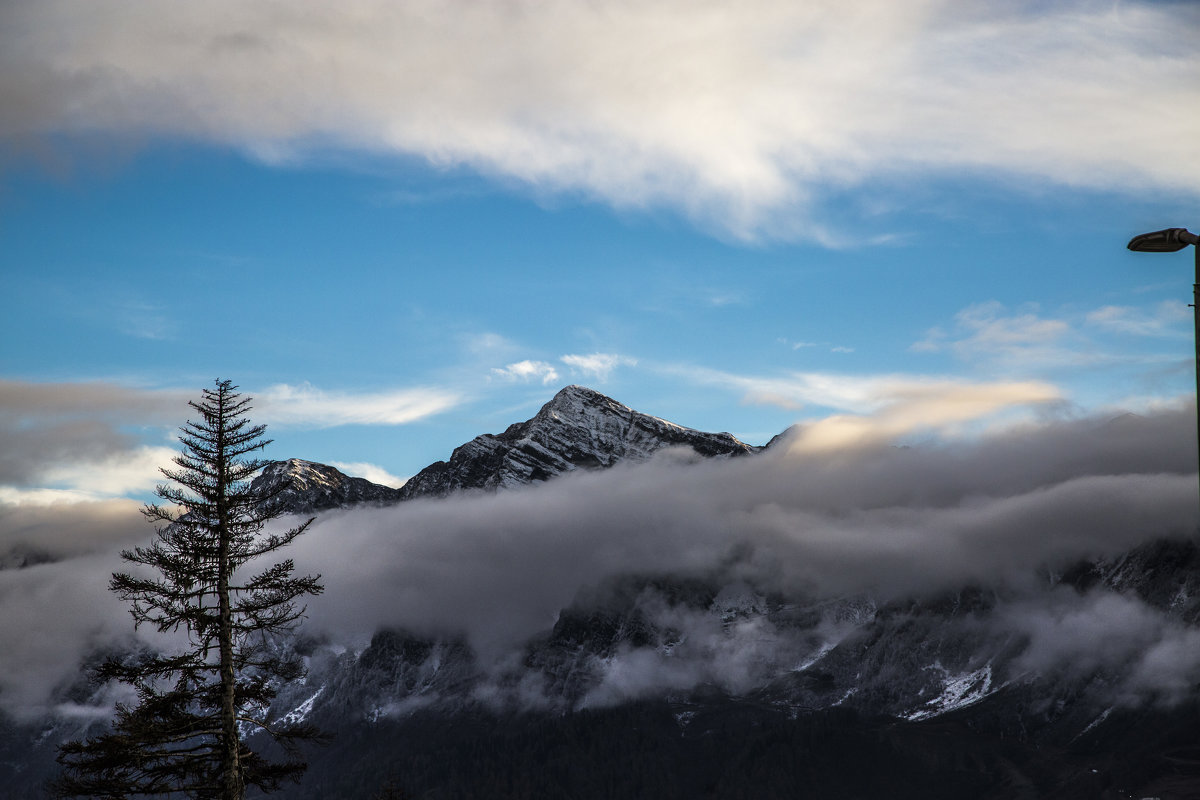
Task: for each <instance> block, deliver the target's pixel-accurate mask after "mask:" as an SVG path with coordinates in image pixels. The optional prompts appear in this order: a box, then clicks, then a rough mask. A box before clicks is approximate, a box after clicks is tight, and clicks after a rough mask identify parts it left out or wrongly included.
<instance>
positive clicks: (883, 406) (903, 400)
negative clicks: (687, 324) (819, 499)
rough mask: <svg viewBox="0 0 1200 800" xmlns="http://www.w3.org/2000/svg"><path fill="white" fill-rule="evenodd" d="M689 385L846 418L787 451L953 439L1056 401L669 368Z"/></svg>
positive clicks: (968, 386) (1026, 393) (909, 379)
mask: <svg viewBox="0 0 1200 800" xmlns="http://www.w3.org/2000/svg"><path fill="white" fill-rule="evenodd" d="M672 372H673V373H674V374H676V375H678V376H679V377H681V378H683V379H685V380H689V381H692V382H695V383H699V384H702V385H709V386H720V387H724V388H727V389H731V390H734V391H739V392H742V399H743V402H746V403H754V404H761V405H773V406H777V407H779V408H784V409H788V410H792V411H798V410H800V409H802V408H805V407H807V406H816V407H820V408H823V409H829V410H833V411H839V412H846V413H840V414H835V415H833V416H830V417H826V418H823V419H821V420H820V421H817V422H812V423H807V424H806V425H804V426H803V427H802V429H801V430H800V431H798V432H796V433H797V435H794V436H793V438H792V441H791V445H790V446H791V447H793V448H806V449H813V450H829V449H836V448H841V447H850V446H858V445H862V444H865V443H868V442H877V441H883V440H887V439H893V438H896V437H900V436H904V435H907V434H911V433H914V432H937V433H941V434H960V433H962V432H963V431H964V430H965V429H966V428H968V427H970V428H976V427H978V425H979V424H980V423H982V422H987V421H993V422H994V421H996V420H999V419H1009V418H1012V417H1014V416H1015V417H1017V418H1023V417H1024V416H1027V415H1028V412H1030V411H1031V410H1033V409H1038V408H1044V407H1046V406H1050V405H1057V404H1059V403H1061V402H1062V401H1063V395H1062V393H1061V392H1060V391H1059V389H1058V388H1057V387H1055V386H1053V385H1052V384H1049V383H1046V382H1043V381H986V382H972V381H967V380H955V379H950V378H942V377H932V376H913V375H869V376H861V375H839V374H835V373H823V372H791V373H786V374H783V375H778V376H771V377H761V376H747V375H736V374H733V373H728V372H721V371H718V370H710V369H703V368H700V369H697V368H675V369H673V370H672Z"/></svg>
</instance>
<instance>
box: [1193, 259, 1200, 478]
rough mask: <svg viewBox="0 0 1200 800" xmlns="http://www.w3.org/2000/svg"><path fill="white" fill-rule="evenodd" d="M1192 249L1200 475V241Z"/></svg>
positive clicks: (1198, 468)
mask: <svg viewBox="0 0 1200 800" xmlns="http://www.w3.org/2000/svg"><path fill="white" fill-rule="evenodd" d="M1192 250H1193V251H1194V252H1195V254H1196V278H1195V281H1196V282H1195V283H1193V284H1192V315H1193V319H1194V327H1195V332H1196V333H1195V336H1196V465H1197V475H1198V476H1200V243H1198V244H1194V245H1192ZM1198 496H1200V495H1198Z"/></svg>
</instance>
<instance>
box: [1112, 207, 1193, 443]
mask: <svg viewBox="0 0 1200 800" xmlns="http://www.w3.org/2000/svg"><path fill="white" fill-rule="evenodd" d="M1189 244H1190V245H1192V246H1193V247H1195V248H1196V250H1195V253H1196V281H1195V283H1193V284H1192V309H1193V310H1194V312H1195V331H1196V334H1195V335H1196V453H1197V457H1198V458H1200V236H1197V235H1196V234H1194V233H1192V232H1191V231H1189V230H1188V229H1187V228H1167V229H1166V230H1161V231H1154V232H1153V233H1143V234H1139V235H1138V236H1135V237H1133V238H1132V239H1130V240H1129V249H1130V250H1135V251H1137V252H1139V253H1175V252H1178V251H1180V250H1182V249H1183V248H1185V247H1187V246H1188V245H1189Z"/></svg>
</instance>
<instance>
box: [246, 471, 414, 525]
mask: <svg viewBox="0 0 1200 800" xmlns="http://www.w3.org/2000/svg"><path fill="white" fill-rule="evenodd" d="M280 484H284V485H283V487H282V488H281V489H279V494H278V495H277V496H276V502H278V503H279V504H281V505H282V506H283V507H284V508H285V509H286V510H287V511H289V512H291V513H294V514H311V513H313V512H315V511H326V510H328V509H331V508H344V507H346V506H353V505H359V504H363V503H366V504H371V505H389V504H391V503H395V502H398V501H399V500H400V499H401V495H400V491H399V490H398V489H393V488H391V487H390V486H381V485H380V484H378V483H371V482H370V481H368V480H367V479H365V478H352V477H350V476H349V475H346V474H345V473H343V472H342V471H341V470H338V469H336V468H334V467H331V466H328V465H326V464H318V463H316V462H314V461H305V460H303V459H300V458H289V459H288V460H286V461H272V462H271V463H269V464H267V465H266V466H265V467H263V471H262V472H261V473H259V475H258V477H256V478H255V479H254V480H253V481H252V482H251V484H250V488H251V489H253V490H255V491H257V492H267V493H269V492H272V491H274V490H275V488H276V487H278V486H279V485H280Z"/></svg>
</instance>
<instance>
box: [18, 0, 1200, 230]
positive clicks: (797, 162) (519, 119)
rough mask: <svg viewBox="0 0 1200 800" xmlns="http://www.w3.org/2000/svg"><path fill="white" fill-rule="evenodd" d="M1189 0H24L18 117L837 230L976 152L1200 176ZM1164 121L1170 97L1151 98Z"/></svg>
mask: <svg viewBox="0 0 1200 800" xmlns="http://www.w3.org/2000/svg"><path fill="white" fill-rule="evenodd" d="M1197 13H1198V12H1197V10H1196V8H1195V7H1193V6H1191V5H1190V4H1180V3H1172V4H1156V3H1151V2H1122V3H1118V4H1114V3H1095V2H1090V0H1065V1H1064V2H1059V3H1016V4H1013V3H992V4H987V5H981V4H975V3H965V4H964V3H952V2H947V0H913V2H905V3H896V2H892V1H891V0H857V2H854V3H850V4H846V3H796V2H791V0H760V1H759V2H750V3H742V4H736V5H731V4H729V3H725V2H717V0H701V2H692V1H691V0H687V1H686V2H685V0H608V2H601V3H575V2H570V1H569V0H557V1H555V0H552V1H551V2H546V3H538V4H531V3H524V2H517V3H473V2H465V1H462V2H446V1H444V0H439V1H438V2H433V1H432V0H407V1H405V2H390V1H389V0H361V2H358V3H356V4H355V5H354V7H353V10H349V9H347V8H346V7H344V6H342V5H338V4H329V3H324V2H320V1H319V0H295V1H294V2H290V3H243V2H237V1H236V0H211V2H208V3H204V4H202V5H197V4H188V3H167V4H155V5H153V6H150V7H147V6H146V5H145V4H144V3H140V2H134V1H133V0H106V2H91V1H89V0H40V2H38V3H28V4H8V5H6V6H5V7H4V10H3V14H4V20H3V22H4V24H3V25H0V106H3V107H4V108H5V111H6V113H5V115H4V117H3V121H2V122H0V136H4V137H5V138H7V139H9V140H10V141H15V140H19V139H29V138H30V137H36V136H40V135H44V134H49V133H59V132H82V133H91V132H96V131H100V132H104V131H108V132H116V133H118V134H131V135H133V136H135V137H140V136H144V135H146V134H151V135H165V136H181V137H186V138H191V139H199V140H203V141H210V142H217V143H220V144H225V145H230V146H234V147H240V148H242V149H244V150H246V151H248V152H251V153H253V154H255V155H257V156H258V157H259V158H261V159H263V160H266V161H271V162H276V163H286V162H289V161H294V160H297V159H303V158H304V157H305V156H306V155H307V154H308V153H310V152H314V151H318V152H319V151H320V150H322V149H324V148H329V147H334V148H341V149H368V150H373V151H376V152H383V153H395V154H404V155H417V156H421V157H424V158H426V159H428V160H429V161H430V162H432V163H434V164H438V165H465V166H468V167H471V168H476V169H479V170H481V171H483V172H485V173H488V174H493V175H501V176H506V177H510V178H515V179H517V180H519V181H523V182H525V183H527V184H528V185H530V186H532V187H536V189H537V190H538V191H550V192H554V191H571V192H583V193H584V194H587V195H590V196H593V197H596V198H599V199H601V200H603V201H605V202H608V203H611V204H613V205H615V206H619V207H625V208H642V207H648V206H660V207H670V208H674V209H678V210H681V211H682V212H683V213H685V214H687V215H689V216H690V217H692V218H693V219H695V220H697V221H699V222H701V223H702V224H705V225H709V226H712V227H714V228H716V229H719V230H722V231H724V232H727V233H729V234H731V235H734V236H739V237H746V238H754V237H758V236H762V235H774V236H805V237H809V238H813V239H818V240H825V241H829V242H836V241H837V237H836V235H835V234H831V233H830V232H829V231H828V230H827V228H826V227H825V226H824V225H823V224H822V222H821V219H820V213H819V212H818V210H817V209H819V208H820V207H821V206H820V203H819V201H820V199H821V195H822V193H823V192H825V191H829V190H833V191H836V190H839V189H842V188H845V187H849V186H855V185H861V184H863V183H865V182H867V181H873V182H874V183H875V185H876V186H878V187H879V189H878V191H880V192H884V191H886V186H887V183H888V179H891V178H895V177H900V178H903V177H905V176H911V175H923V174H927V173H931V172H932V173H935V174H943V175H957V174H962V173H963V172H964V171H975V172H978V171H984V172H993V173H1006V174H1010V175H1017V176H1021V177H1023V178H1034V179H1043V180H1049V181H1054V182H1058V183H1060V184H1064V185H1071V186H1088V187H1103V188H1116V189H1121V190H1128V187H1129V186H1137V187H1140V190H1142V191H1151V192H1156V191H1161V190H1164V189H1167V190H1175V191H1181V192H1193V193H1194V192H1195V191H1196V186H1195V182H1194V181H1193V180H1192V179H1191V176H1190V175H1189V174H1188V173H1187V171H1186V170H1181V169H1179V167H1178V165H1180V164H1190V163H1195V162H1197V161H1198V160H1200V157H1198V156H1200V151H1198V148H1200V115H1197V114H1196V113H1194V111H1192V109H1195V108H1196V107H1197V106H1198V105H1200V53H1198V52H1197V50H1196V48H1195V47H1194V46H1193V44H1194V43H1193V42H1192V41H1191V39H1190V38H1189V37H1187V36H1176V37H1163V36H1162V31H1163V30H1186V29H1189V28H1195V27H1196V26H1197V24H1198V22H1200V18H1198V17H1197ZM1148 119H1152V120H1154V124H1146V120H1148Z"/></svg>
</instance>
